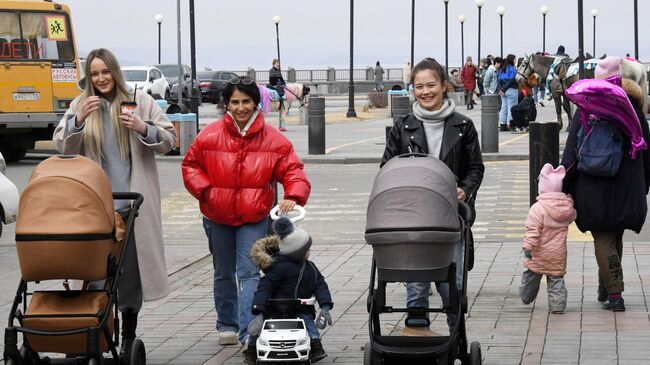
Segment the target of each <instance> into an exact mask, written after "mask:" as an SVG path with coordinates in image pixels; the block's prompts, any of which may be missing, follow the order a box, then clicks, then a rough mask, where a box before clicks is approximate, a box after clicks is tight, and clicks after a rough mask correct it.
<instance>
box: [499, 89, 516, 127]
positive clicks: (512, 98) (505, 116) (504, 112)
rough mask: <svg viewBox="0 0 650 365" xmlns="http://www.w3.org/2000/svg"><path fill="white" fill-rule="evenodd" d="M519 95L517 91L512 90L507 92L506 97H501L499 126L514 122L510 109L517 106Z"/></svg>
mask: <svg viewBox="0 0 650 365" xmlns="http://www.w3.org/2000/svg"><path fill="white" fill-rule="evenodd" d="M517 94H518V91H517V89H513V88H510V89H508V90H506V93H505V95H504V96H502V97H501V110H500V111H499V124H510V122H512V114H511V113H510V108H512V107H513V106H515V105H517V96H518V95H517Z"/></svg>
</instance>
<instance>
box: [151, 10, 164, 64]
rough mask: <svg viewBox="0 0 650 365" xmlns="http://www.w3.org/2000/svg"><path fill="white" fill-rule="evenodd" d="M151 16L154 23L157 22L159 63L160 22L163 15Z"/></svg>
mask: <svg viewBox="0 0 650 365" xmlns="http://www.w3.org/2000/svg"><path fill="white" fill-rule="evenodd" d="M153 18H154V20H155V21H156V23H158V64H160V24H162V21H163V15H162V14H156V16H154V17H153Z"/></svg>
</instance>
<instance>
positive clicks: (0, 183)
mask: <svg viewBox="0 0 650 365" xmlns="http://www.w3.org/2000/svg"><path fill="white" fill-rule="evenodd" d="M6 169H7V165H6V164H5V159H4V157H2V153H0V236H2V224H10V223H13V222H15V221H16V217H17V215H18V198H19V196H20V195H19V194H18V189H17V188H16V185H14V184H13V183H12V182H11V181H10V180H9V179H7V177H6V176H5V175H4V174H5V171H6Z"/></svg>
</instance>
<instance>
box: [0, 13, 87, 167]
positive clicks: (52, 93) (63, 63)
mask: <svg viewBox="0 0 650 365" xmlns="http://www.w3.org/2000/svg"><path fill="white" fill-rule="evenodd" d="M78 79H79V58H78V56H77V49H76V47H75V41H74V34H73V29H72V22H71V16H70V9H68V7H67V6H65V5H63V4H58V3H56V2H52V1H51V0H49V1H48V0H0V151H1V152H2V154H3V155H4V158H5V160H7V161H17V160H20V159H21V158H22V157H24V156H25V153H26V152H27V150H28V149H31V148H34V143H35V141H37V140H43V139H45V140H46V139H51V138H52V132H53V131H54V128H55V127H56V125H57V124H58V122H59V120H60V119H61V117H62V116H63V113H64V112H65V110H66V109H67V108H68V106H69V105H70V102H71V101H72V99H74V98H75V97H76V96H77V95H79V89H78V88H77V81H78Z"/></svg>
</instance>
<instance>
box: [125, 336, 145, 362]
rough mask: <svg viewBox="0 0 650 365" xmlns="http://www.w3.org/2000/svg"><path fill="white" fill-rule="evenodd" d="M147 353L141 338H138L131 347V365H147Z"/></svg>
mask: <svg viewBox="0 0 650 365" xmlns="http://www.w3.org/2000/svg"><path fill="white" fill-rule="evenodd" d="M146 363H147V352H146V351H145V348H144V343H143V342H142V340H140V339H139V338H136V339H135V340H134V341H133V345H131V355H130V356H129V365H146Z"/></svg>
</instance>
